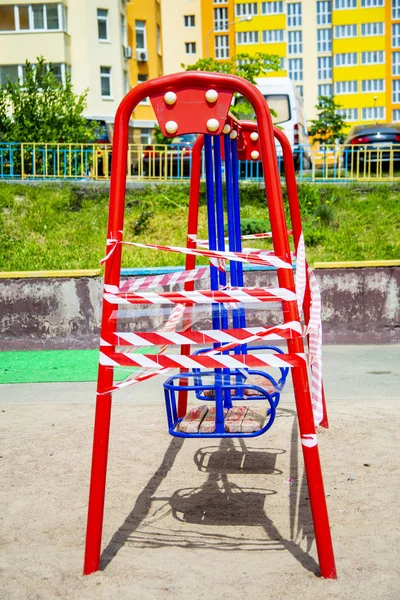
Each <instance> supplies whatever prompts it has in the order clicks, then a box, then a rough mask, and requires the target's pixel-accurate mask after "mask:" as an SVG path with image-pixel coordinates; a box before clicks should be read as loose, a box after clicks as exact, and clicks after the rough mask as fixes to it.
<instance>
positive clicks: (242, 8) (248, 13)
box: [235, 2, 258, 17]
mask: <svg viewBox="0 0 400 600" xmlns="http://www.w3.org/2000/svg"><path fill="white" fill-rule="evenodd" d="M256 15H258V4H257V2H245V3H243V4H235V17H255V16H256Z"/></svg>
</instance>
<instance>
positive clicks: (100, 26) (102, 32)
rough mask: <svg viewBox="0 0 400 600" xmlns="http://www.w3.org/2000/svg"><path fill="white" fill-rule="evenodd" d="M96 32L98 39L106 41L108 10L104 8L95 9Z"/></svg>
mask: <svg viewBox="0 0 400 600" xmlns="http://www.w3.org/2000/svg"><path fill="white" fill-rule="evenodd" d="M97 32H98V38H99V40H102V41H108V10H106V9H105V8H98V9H97Z"/></svg>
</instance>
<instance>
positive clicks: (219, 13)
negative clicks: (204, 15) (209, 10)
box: [214, 8, 228, 31]
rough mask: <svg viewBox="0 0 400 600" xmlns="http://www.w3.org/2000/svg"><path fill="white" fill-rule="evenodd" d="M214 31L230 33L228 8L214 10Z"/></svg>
mask: <svg viewBox="0 0 400 600" xmlns="http://www.w3.org/2000/svg"><path fill="white" fill-rule="evenodd" d="M214 31H228V9H227V8H214Z"/></svg>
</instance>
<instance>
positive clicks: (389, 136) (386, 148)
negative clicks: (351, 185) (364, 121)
mask: <svg viewBox="0 0 400 600" xmlns="http://www.w3.org/2000/svg"><path fill="white" fill-rule="evenodd" d="M344 146H345V147H344V151H343V166H344V168H345V169H350V170H352V171H355V170H360V169H363V170H365V169H366V168H371V167H374V168H376V169H378V168H381V167H384V166H385V167H386V168H387V167H389V168H391V167H392V166H393V165H396V166H400V124H396V123H391V124H390V123H389V124H388V123H377V124H376V125H357V126H356V127H353V128H352V129H351V130H350V132H349V134H348V136H347V138H346V139H345V141H344Z"/></svg>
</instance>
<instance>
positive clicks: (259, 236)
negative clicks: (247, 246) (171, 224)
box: [188, 229, 292, 246]
mask: <svg viewBox="0 0 400 600" xmlns="http://www.w3.org/2000/svg"><path fill="white" fill-rule="evenodd" d="M288 235H292V230H291V229H289V231H288ZM188 238H189V239H190V240H191V241H193V242H197V243H198V244H199V245H200V246H202V245H204V244H207V245H208V240H198V239H197V235H196V234H189V235H188ZM265 238H272V232H271V231H267V232H266V233H250V234H248V235H242V236H241V238H240V239H242V240H257V239H265ZM224 240H225V241H226V242H227V241H229V237H226V238H224Z"/></svg>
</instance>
